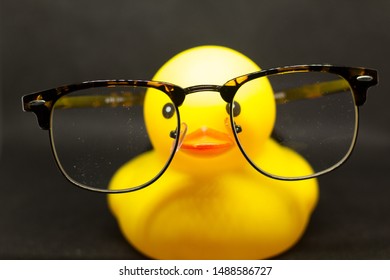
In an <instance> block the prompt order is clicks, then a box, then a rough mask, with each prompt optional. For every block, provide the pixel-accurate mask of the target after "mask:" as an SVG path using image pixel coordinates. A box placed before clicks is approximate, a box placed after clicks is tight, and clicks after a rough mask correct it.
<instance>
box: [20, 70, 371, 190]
mask: <svg viewBox="0 0 390 280" xmlns="http://www.w3.org/2000/svg"><path fill="white" fill-rule="evenodd" d="M299 72H301V73H302V72H326V73H333V74H336V75H339V76H340V77H342V78H344V80H345V81H346V82H347V83H348V85H347V86H349V87H350V88H351V90H352V92H353V95H354V101H355V105H356V106H361V105H363V104H364V103H365V101H366V94H367V90H368V88H369V87H371V86H374V85H376V84H377V83H378V76H377V71H376V70H373V69H367V68H361V67H344V66H332V65H320V64H312V65H296V66H286V67H278V68H271V69H268V70H261V71H258V72H253V73H249V74H246V75H242V76H239V77H236V78H234V79H231V80H229V81H227V82H226V83H225V84H224V85H195V86H191V87H187V88H182V87H180V86H177V85H174V84H171V83H167V82H158V81H149V80H96V81H87V82H83V83H80V84H73V85H66V86H60V87H57V88H53V89H49V90H44V91H39V92H35V93H32V94H28V95H25V96H23V97H22V105H23V110H24V111H31V112H33V113H35V114H36V116H37V118H38V123H39V126H40V127H41V128H42V129H45V130H50V128H51V124H50V119H51V112H52V109H53V106H54V104H55V103H56V102H57V101H58V100H59V99H60V98H61V97H63V96H66V95H67V94H69V93H71V92H74V91H78V90H84V89H90V88H97V87H138V86H139V87H146V88H155V89H158V90H160V91H162V92H164V93H165V94H167V95H168V96H169V98H170V99H171V100H172V102H173V103H174V105H175V109H176V111H177V112H179V111H178V107H179V106H180V105H182V103H183V102H184V99H185V96H186V95H187V94H191V93H195V92H200V91H216V92H219V93H220V95H221V97H222V99H223V100H224V101H226V102H227V103H228V104H230V105H231V106H230V108H231V109H230V110H233V109H232V108H233V106H232V105H233V104H232V103H233V100H234V96H235V94H236V92H237V91H238V89H239V88H240V87H241V86H242V85H244V84H245V83H247V82H249V81H251V80H253V79H256V78H260V77H265V76H270V75H275V74H287V73H299ZM325 83H327V82H325ZM324 86H327V89H328V88H329V90H328V92H329V91H330V93H331V92H332V91H333V90H334V92H336V91H337V90H341V89H344V88H340V87H345V86H346V85H345V84H329V85H324ZM296 93H297V91H296V90H291V91H288V90H287V91H286V92H284V94H287V95H288V96H286V97H285V99H286V100H294V99H301V98H313V97H317V96H316V93H313V95H312V94H311V93H310V94H309V95H306V96H297V94H296ZM123 102H124V103H126V104H127V105H131V104H133V102H134V103H136V102H137V100H124V101H123ZM117 105H122V104H119V103H118V104H117ZM102 106H104V104H102ZM110 106H112V104H110ZM230 113H231V114H230V115H231V116H232V112H230ZM231 122H232V125H234V120H233V119H232V118H231ZM232 127H233V126H232ZM177 132H180V127H178V131H177ZM52 148H53V147H52ZM240 149H241V151H242V152H243V153H244V156H245V157H246V158H247V155H246V154H245V152H244V151H243V149H242V148H241V147H240ZM173 155H174V153H173V154H172V156H171V157H170V159H169V160H168V162H167V164H166V165H165V167H164V169H163V170H161V172H160V173H159V174H158V175H157V176H156V177H155V178H153V179H152V180H151V181H150V182H147V183H145V184H143V185H142V186H139V187H136V188H133V189H127V190H124V191H111V190H98V189H93V188H90V187H86V186H80V185H79V184H77V183H76V182H74V181H72V180H70V181H71V182H72V183H74V184H76V185H78V186H79V187H83V188H86V189H89V190H94V191H99V192H106V193H120V192H128V191H133V190H138V189H141V188H144V187H146V186H148V185H150V184H152V183H153V182H154V181H156V180H157V179H158V178H159V177H160V176H161V175H162V174H163V173H164V172H165V170H166V169H167V167H168V166H169V164H170V162H171V160H172V158H173ZM346 158H347V157H346ZM346 158H345V159H344V161H345V160H346ZM56 160H57V159H56ZM344 161H343V162H344ZM57 164H58V162H57ZM339 165H341V163H340V164H339ZM339 165H338V166H339ZM338 166H337V167H338ZM256 169H257V168H256ZM331 170H333V169H329V171H331ZM329 171H327V172H329ZM260 172H261V171H260ZM327 172H322V173H321V172H320V174H319V175H322V174H324V173H327ZM262 173H263V172H262ZM263 174H264V175H266V176H269V177H272V178H275V179H281V178H277V177H274V176H272V175H271V176H270V174H267V173H263ZM316 176H318V175H316ZM316 176H308V177H305V178H303V179H307V178H312V177H316ZM68 179H69V178H68ZM282 180H283V179H282ZM286 180H294V179H292V178H286ZM298 180H299V179H298Z"/></svg>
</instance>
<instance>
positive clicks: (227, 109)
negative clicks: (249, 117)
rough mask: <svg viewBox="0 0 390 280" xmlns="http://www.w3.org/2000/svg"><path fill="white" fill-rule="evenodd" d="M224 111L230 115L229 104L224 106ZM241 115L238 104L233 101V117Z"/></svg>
mask: <svg viewBox="0 0 390 280" xmlns="http://www.w3.org/2000/svg"><path fill="white" fill-rule="evenodd" d="M226 111H227V112H228V114H230V104H226ZM240 113H241V106H240V103H238V102H237V101H233V117H237V116H238V115H239V114H240Z"/></svg>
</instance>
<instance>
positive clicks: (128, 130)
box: [22, 65, 377, 193]
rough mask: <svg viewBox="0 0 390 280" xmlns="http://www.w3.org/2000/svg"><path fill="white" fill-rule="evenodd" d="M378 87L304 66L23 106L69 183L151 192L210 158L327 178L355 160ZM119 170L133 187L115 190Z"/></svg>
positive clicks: (42, 95) (360, 72)
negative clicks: (166, 176)
mask: <svg viewBox="0 0 390 280" xmlns="http://www.w3.org/2000/svg"><path fill="white" fill-rule="evenodd" d="M376 84H377V72H376V71H375V70H372V69H365V68H351V67H337V66H330V65H298V66H290V67H281V68H273V69H269V70H262V71H259V72H255V73H250V74H247V75H243V76H240V77H237V78H234V79H231V80H229V81H227V82H226V83H225V84H224V85H195V86H191V87H187V88H181V87H179V86H177V85H174V84H170V83H165V82H156V81H146V80H98V81H88V82H84V83H81V84H74V85H68V86H61V87H58V88H54V89H50V90H45V91H41V92H36V93H33V94H29V95H25V96H23V100H22V102H23V109H24V111H31V112H34V113H35V114H36V116H37V118H38V122H39V125H40V127H41V128H43V129H45V130H49V134H50V142H51V146H52V151H53V154H54V157H55V160H56V163H57V164H58V166H59V169H60V170H61V172H62V173H63V174H64V175H65V177H66V178H67V179H68V180H69V181H70V182H72V183H73V184H75V185H77V186H79V187H82V188H85V189H88V190H93V191H99V192H105V193H120V192H130V191H135V190H139V189H141V188H144V187H146V186H149V185H150V184H152V183H153V182H155V181H156V180H157V179H158V178H159V177H160V176H161V175H162V174H163V173H164V172H165V171H166V170H167V168H168V166H169V165H170V164H171V162H172V161H173V159H174V158H175V160H174V161H175V162H176V163H177V164H176V165H175V164H173V166H175V167H176V168H179V169H180V168H181V169H184V170H185V169H186V168H187V169H191V168H192V167H191V164H192V162H193V163H194V164H196V163H199V162H203V163H204V162H205V161H204V160H206V161H207V162H208V163H210V164H209V165H208V166H216V167H217V166H218V164H221V163H224V164H227V165H229V166H233V167H234V164H235V162H240V161H239V160H238V161H237V160H235V159H236V157H237V154H239V155H240V157H241V158H245V159H246V160H247V162H248V163H249V164H250V165H251V166H252V167H253V168H254V169H256V170H257V171H258V172H261V173H262V174H264V175H265V176H268V177H271V178H274V179H279V180H302V179H309V178H313V177H316V176H319V175H322V174H325V173H328V172H330V171H332V170H334V169H335V168H337V167H339V166H340V165H341V164H342V163H343V162H345V161H346V160H347V158H348V156H349V155H350V154H351V152H352V149H353V147H354V145H355V141H356V137H357V131H358V107H359V106H360V105H362V104H363V103H364V102H365V100H366V93H367V90H368V88H369V87H371V86H374V85H376ZM241 154H242V155H241ZM242 156H243V157H242ZM201 164H202V163H201ZM297 166H299V168H297ZM302 166H303V167H302ZM118 172H127V174H126V178H127V181H126V182H123V183H121V185H119V186H115V188H111V187H110V181H111V179H112V177H113V176H114V175H115V174H117V173H118Z"/></svg>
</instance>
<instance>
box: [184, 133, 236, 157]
mask: <svg viewBox="0 0 390 280" xmlns="http://www.w3.org/2000/svg"><path fill="white" fill-rule="evenodd" d="M233 146H234V141H233V139H232V138H231V137H230V136H229V135H228V134H227V133H224V132H220V131H218V130H215V129H212V128H209V127H202V128H199V129H197V130H195V131H194V132H192V133H190V134H187V135H185V137H184V139H183V142H182V143H181V146H180V151H183V152H185V153H189V154H192V155H198V156H215V155H219V154H223V153H225V152H226V151H228V150H229V149H231V148H232V147H233Z"/></svg>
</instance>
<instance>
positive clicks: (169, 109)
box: [162, 103, 175, 119]
mask: <svg viewBox="0 0 390 280" xmlns="http://www.w3.org/2000/svg"><path fill="white" fill-rule="evenodd" d="M162 114H163V116H164V118H166V119H170V118H172V117H173V115H174V114H175V106H173V104H172V103H167V104H165V105H164V107H163V109H162Z"/></svg>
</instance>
